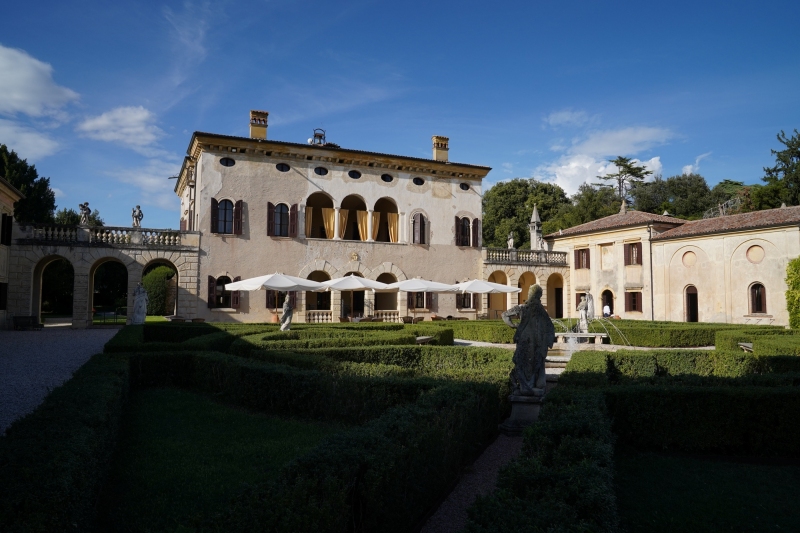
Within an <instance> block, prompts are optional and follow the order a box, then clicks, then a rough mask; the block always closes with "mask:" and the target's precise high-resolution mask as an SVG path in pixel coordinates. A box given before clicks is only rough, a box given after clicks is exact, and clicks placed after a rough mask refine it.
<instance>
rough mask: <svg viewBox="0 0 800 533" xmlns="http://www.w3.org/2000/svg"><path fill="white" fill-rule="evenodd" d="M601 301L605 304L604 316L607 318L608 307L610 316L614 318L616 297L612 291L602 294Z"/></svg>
mask: <svg viewBox="0 0 800 533" xmlns="http://www.w3.org/2000/svg"><path fill="white" fill-rule="evenodd" d="M600 299H601V300H602V302H603V315H604V316H605V308H606V306H608V309H609V312H608V315H609V316H613V315H614V295H613V294H612V293H611V291H609V290H608V289H606V290H604V291H603V292H602V293H600Z"/></svg>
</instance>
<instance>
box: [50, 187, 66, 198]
mask: <svg viewBox="0 0 800 533" xmlns="http://www.w3.org/2000/svg"><path fill="white" fill-rule="evenodd" d="M51 188H52V189H53V192H54V193H55V195H56V198H64V197H65V196H66V194H64V191H62V190H61V189H59V188H58V187H51Z"/></svg>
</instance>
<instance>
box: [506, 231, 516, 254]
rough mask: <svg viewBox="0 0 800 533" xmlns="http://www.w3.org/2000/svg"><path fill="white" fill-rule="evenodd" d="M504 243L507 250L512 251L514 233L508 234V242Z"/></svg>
mask: <svg viewBox="0 0 800 533" xmlns="http://www.w3.org/2000/svg"><path fill="white" fill-rule="evenodd" d="M506 243H507V244H508V249H509V250H513V249H514V232H513V231H511V232H509V234H508V241H507V242H506Z"/></svg>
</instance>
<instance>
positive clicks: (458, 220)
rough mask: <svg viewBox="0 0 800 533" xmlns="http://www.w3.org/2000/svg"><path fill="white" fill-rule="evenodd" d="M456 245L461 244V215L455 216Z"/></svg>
mask: <svg viewBox="0 0 800 533" xmlns="http://www.w3.org/2000/svg"><path fill="white" fill-rule="evenodd" d="M456 246H461V217H456Z"/></svg>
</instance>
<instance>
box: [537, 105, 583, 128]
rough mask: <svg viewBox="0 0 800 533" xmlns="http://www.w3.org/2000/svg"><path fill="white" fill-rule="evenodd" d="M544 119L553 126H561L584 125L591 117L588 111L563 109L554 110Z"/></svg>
mask: <svg viewBox="0 0 800 533" xmlns="http://www.w3.org/2000/svg"><path fill="white" fill-rule="evenodd" d="M542 120H543V121H544V122H545V124H547V125H549V126H550V127H551V128H556V127H559V126H583V125H584V124H586V123H587V122H588V121H589V117H588V115H587V114H586V111H574V110H572V109H564V110H562V111H554V112H552V113H550V114H549V115H547V116H546V117H544V118H543V119H542Z"/></svg>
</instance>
